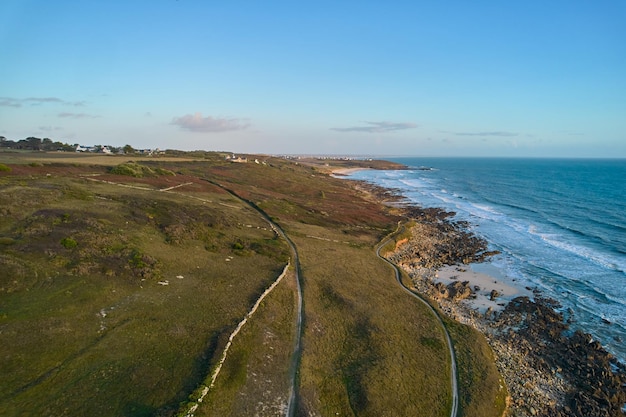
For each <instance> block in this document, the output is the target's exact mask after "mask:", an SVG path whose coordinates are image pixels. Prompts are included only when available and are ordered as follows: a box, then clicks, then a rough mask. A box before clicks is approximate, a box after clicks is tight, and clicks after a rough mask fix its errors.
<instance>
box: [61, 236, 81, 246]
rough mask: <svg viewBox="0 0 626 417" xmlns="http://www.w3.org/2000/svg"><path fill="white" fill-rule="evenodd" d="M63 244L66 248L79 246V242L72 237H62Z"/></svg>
mask: <svg viewBox="0 0 626 417" xmlns="http://www.w3.org/2000/svg"><path fill="white" fill-rule="evenodd" d="M61 245H63V247H64V248H65V249H74V248H75V247H76V246H78V242H76V241H75V240H74V239H72V238H71V237H64V238H63V239H61Z"/></svg>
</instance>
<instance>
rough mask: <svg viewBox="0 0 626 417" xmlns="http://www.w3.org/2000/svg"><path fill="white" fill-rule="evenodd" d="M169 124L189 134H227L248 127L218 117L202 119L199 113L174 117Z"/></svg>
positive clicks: (238, 120) (235, 120)
mask: <svg viewBox="0 0 626 417" xmlns="http://www.w3.org/2000/svg"><path fill="white" fill-rule="evenodd" d="M171 124H173V125H177V126H179V127H180V128H181V129H185V130H189V131H190V132H228V131H231V130H243V129H246V128H248V127H249V126H250V124H249V123H245V122H244V121H243V120H242V119H236V118H232V119H223V118H219V117H211V116H206V117H202V114H201V113H195V114H193V115H192V114H187V115H185V116H181V117H174V118H173V119H172V122H171Z"/></svg>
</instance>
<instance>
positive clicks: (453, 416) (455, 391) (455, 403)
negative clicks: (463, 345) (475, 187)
mask: <svg viewBox="0 0 626 417" xmlns="http://www.w3.org/2000/svg"><path fill="white" fill-rule="evenodd" d="M396 233H397V231H396ZM390 240H391V237H389V238H387V239H385V240H384V241H382V242H381V243H380V244H379V245H378V248H377V249H376V255H377V256H378V257H379V258H380V259H382V260H384V261H385V262H387V263H388V264H389V265H391V266H392V267H393V269H394V271H395V273H396V281H397V282H398V284H399V285H400V286H401V287H402V289H403V290H404V291H406V292H407V293H408V294H410V295H411V296H413V297H415V298H417V299H418V300H420V301H421V302H422V303H424V305H425V306H426V307H428V308H429V309H430V311H432V313H433V314H434V315H435V317H437V321H439V324H440V325H441V327H442V328H443V332H444V334H445V336H446V342H447V345H448V350H449V353H450V384H451V386H452V408H451V410H450V417H457V413H458V409H459V388H458V384H457V372H456V355H455V354H454V347H453V346H452V339H451V338H450V333H448V329H447V328H446V326H445V324H444V323H443V320H442V319H441V316H439V313H437V311H436V310H435V309H434V308H433V306H431V305H430V304H429V303H428V302H427V301H426V300H425V299H423V298H422V297H421V296H420V295H419V294H416V293H414V292H413V291H411V290H410V289H409V288H408V287H407V286H406V285H404V283H403V282H402V278H401V273H400V268H398V266H397V265H396V264H394V263H393V262H391V261H390V260H388V259H387V258H385V257H383V256H382V255H381V254H380V250H381V249H382V247H383V246H385V245H386V244H387V243H388V242H389V241H390Z"/></svg>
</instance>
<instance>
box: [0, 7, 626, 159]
mask: <svg viewBox="0 0 626 417" xmlns="http://www.w3.org/2000/svg"><path fill="white" fill-rule="evenodd" d="M624 22H626V2H624V1H622V0H615V1H611V0H607V1H599V2H590V1H578V0H570V1H557V0H555V1H532V0H527V1H509V2H501V1H495V0H494V1H480V0H477V1H472V2H469V1H429V2H422V1H416V0H415V1H385V2H383V1H376V2H374V1H358V2H357V1H342V2H337V1H316V2H293V1H292V2H288V1H270V0H268V1H266V2H260V1H228V2H225V1H220V2H217V1H191V0H152V1H141V0H134V1H117V0H110V1H64V0H55V1H47V0H46V1H43V0H39V1H35V0H3V1H2V2H0V56H1V57H2V60H1V61H2V64H1V65H0V135H3V136H6V137H7V138H8V139H13V140H17V139H22V138H25V137H28V136H37V137H50V138H52V139H55V140H61V141H64V142H69V143H81V144H84V145H92V144H112V145H124V144H126V143H129V144H131V145H133V146H135V147H139V148H144V147H150V148H154V147H160V148H162V149H165V148H175V149H185V150H192V149H205V150H229V151H234V152H249V153H256V152H260V153H288V154H296V153H302V154H360V155H364V154H368V155H383V156H385V155H388V156H390V155H395V156H397V155H411V156H413V155H425V156H463V155H467V156H553V157H622V158H624V157H626V24H624Z"/></svg>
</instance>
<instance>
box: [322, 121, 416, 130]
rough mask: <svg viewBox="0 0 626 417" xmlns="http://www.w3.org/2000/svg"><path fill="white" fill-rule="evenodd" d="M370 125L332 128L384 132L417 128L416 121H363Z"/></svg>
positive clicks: (333, 128)
mask: <svg viewBox="0 0 626 417" xmlns="http://www.w3.org/2000/svg"><path fill="white" fill-rule="evenodd" d="M363 123H366V124H367V125H368V126H350V127H331V128H330V130H335V131H337V132H366V133H384V132H393V131H396V130H406V129H415V128H416V127H417V125H416V124H415V123H407V122H400V123H397V122H363Z"/></svg>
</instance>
